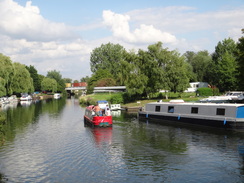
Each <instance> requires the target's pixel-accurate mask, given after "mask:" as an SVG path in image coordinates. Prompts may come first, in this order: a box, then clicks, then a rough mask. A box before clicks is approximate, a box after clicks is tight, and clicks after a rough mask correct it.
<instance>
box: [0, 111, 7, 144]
mask: <svg viewBox="0 0 244 183" xmlns="http://www.w3.org/2000/svg"><path fill="white" fill-rule="evenodd" d="M5 122H6V114H5V113H4V112H3V111H0V145H1V144H2V143H3V142H4V131H3V126H4V124H5Z"/></svg>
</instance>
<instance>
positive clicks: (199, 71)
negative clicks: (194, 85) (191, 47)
mask: <svg viewBox="0 0 244 183" xmlns="http://www.w3.org/2000/svg"><path fill="white" fill-rule="evenodd" d="M184 56H185V57H186V59H187V62H188V63H189V64H190V65H191V66H192V72H193V73H194V74H192V73H191V74H192V75H191V78H189V79H190V80H192V81H206V80H207V79H208V69H209V67H210V64H211V62H212V58H211V55H210V54H209V53H208V51H206V50H205V51H199V52H197V53H195V52H186V53H185V54H184ZM194 75H195V78H194Z"/></svg>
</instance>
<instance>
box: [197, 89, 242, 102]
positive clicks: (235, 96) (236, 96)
mask: <svg viewBox="0 0 244 183" xmlns="http://www.w3.org/2000/svg"><path fill="white" fill-rule="evenodd" d="M243 95H244V92H242V91H230V92H227V93H226V94H225V95H223V96H210V97H208V98H204V99H201V100H200V102H217V101H231V100H243V99H244V96H243Z"/></svg>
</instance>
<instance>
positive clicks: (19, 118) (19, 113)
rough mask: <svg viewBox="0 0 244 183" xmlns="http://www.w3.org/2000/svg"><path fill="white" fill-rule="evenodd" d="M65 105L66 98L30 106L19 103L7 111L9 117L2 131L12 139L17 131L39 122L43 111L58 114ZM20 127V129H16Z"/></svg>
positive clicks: (9, 139) (44, 101) (7, 137)
mask: <svg viewBox="0 0 244 183" xmlns="http://www.w3.org/2000/svg"><path fill="white" fill-rule="evenodd" d="M64 106H65V99H64V98H63V99H59V100H43V101H39V102H36V103H35V104H34V103H32V104H31V105H29V106H21V105H18V107H16V108H9V109H7V110H6V111H5V113H6V116H7V119H6V124H5V125H3V127H2V131H3V133H4V134H5V139H6V140H8V141H12V140H13V139H14V138H15V135H16V133H17V132H20V131H23V130H25V128H26V127H27V126H28V125H29V124H31V123H36V122H38V119H39V116H40V115H41V114H43V113H49V114H55V115H58V114H59V113H60V112H61V111H62V109H63V108H64ZM16 129H18V130H16Z"/></svg>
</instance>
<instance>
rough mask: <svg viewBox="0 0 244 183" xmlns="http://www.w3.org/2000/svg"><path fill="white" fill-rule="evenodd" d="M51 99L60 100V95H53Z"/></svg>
mask: <svg viewBox="0 0 244 183" xmlns="http://www.w3.org/2000/svg"><path fill="white" fill-rule="evenodd" d="M53 98H54V99H60V98H61V94H60V93H55V94H54V95H53Z"/></svg>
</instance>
